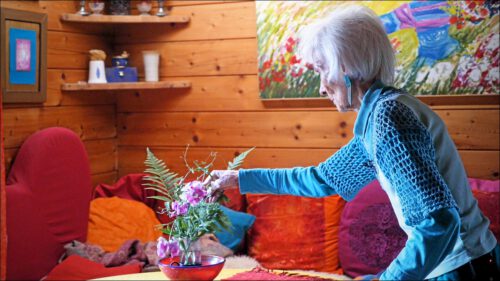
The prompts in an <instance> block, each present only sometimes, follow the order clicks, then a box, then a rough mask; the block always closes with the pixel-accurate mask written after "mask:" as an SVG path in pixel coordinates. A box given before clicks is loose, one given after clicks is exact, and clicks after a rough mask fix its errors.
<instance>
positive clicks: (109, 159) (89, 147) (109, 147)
mask: <svg viewBox="0 0 500 281" xmlns="http://www.w3.org/2000/svg"><path fill="white" fill-rule="evenodd" d="M83 144H84V145H85V150H86V151H87V154H88V156H89V162H90V172H91V174H92V175H96V174H102V173H110V172H114V173H116V170H117V168H116V143H115V140H114V139H105V140H89V141H84V142H83ZM18 150H19V148H18V147H15V148H7V149H5V166H6V167H7V168H8V170H7V173H6V174H7V175H8V172H9V170H10V167H11V166H12V163H13V161H14V160H15V158H16V155H17V152H18Z"/></svg>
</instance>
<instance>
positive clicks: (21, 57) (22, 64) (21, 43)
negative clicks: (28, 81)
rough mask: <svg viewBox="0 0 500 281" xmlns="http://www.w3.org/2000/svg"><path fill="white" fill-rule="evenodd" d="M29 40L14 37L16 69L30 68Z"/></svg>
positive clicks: (28, 69)
mask: <svg viewBox="0 0 500 281" xmlns="http://www.w3.org/2000/svg"><path fill="white" fill-rule="evenodd" d="M30 60H31V41H30V40H26V39H16V71H30V70H31V63H30Z"/></svg>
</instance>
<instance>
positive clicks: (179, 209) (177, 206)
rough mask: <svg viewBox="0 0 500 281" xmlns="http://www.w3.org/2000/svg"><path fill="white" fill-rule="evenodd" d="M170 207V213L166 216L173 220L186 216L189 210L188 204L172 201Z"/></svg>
mask: <svg viewBox="0 0 500 281" xmlns="http://www.w3.org/2000/svg"><path fill="white" fill-rule="evenodd" d="M170 207H171V209H172V212H170V213H169V214H168V216H169V217H171V218H173V217H177V216H181V215H184V214H186V213H187V211H188V208H189V204H187V203H184V202H178V201H174V202H172V204H171V206H170Z"/></svg>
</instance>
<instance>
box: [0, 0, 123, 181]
mask: <svg viewBox="0 0 500 281" xmlns="http://www.w3.org/2000/svg"><path fill="white" fill-rule="evenodd" d="M0 6H1V7H2V8H12V9H18V10H25V11H33V12H40V13H46V14H47V15H48V23H47V26H48V32H47V33H48V34H47V36H48V40H47V41H48V42H47V43H48V44H47V67H48V69H47V100H46V102H45V103H43V104H7V105H3V107H4V108H3V112H2V114H3V122H4V124H3V125H4V130H5V147H6V154H7V155H8V157H7V163H6V168H7V169H9V168H10V166H11V164H12V159H13V157H14V156H15V154H16V153H17V150H18V148H19V147H20V145H21V144H22V143H23V141H24V140H25V139H26V137H28V136H29V135H31V134H33V133H34V132H36V131H38V130H40V129H43V128H47V127H53V126H61V127H66V128H69V129H71V130H73V131H74V132H76V133H77V134H78V135H79V136H80V138H81V139H82V140H83V141H84V144H85V145H86V148H87V153H88V155H89V159H90V164H91V172H92V174H93V175H94V176H93V178H96V179H111V178H113V179H114V178H116V174H117V170H116V161H117V160H116V154H117V152H116V151H117V150H116V139H117V134H116V110H115V96H114V95H110V94H108V93H89V92H87V93H83V92H80V93H75V92H62V91H61V90H60V89H61V83H63V82H64V81H68V82H76V81H81V80H83V81H85V80H87V75H88V72H87V68H88V61H89V59H88V51H89V50H90V49H93V48H98V49H103V50H105V51H106V52H108V53H109V52H110V50H111V46H110V43H109V37H107V36H104V35H103V34H107V33H109V32H110V31H111V29H109V28H108V27H104V26H102V25H101V26H99V25H96V26H92V25H86V26H84V25H81V24H68V23H62V22H61V21H60V20H59V18H60V15H61V14H62V13H74V12H76V11H77V8H78V1H1V2H0ZM95 175H99V176H98V177H95ZM103 175H105V176H103Z"/></svg>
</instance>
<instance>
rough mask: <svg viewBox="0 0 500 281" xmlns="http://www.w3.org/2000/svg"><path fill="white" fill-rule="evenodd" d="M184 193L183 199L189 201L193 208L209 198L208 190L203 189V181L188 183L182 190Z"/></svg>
mask: <svg viewBox="0 0 500 281" xmlns="http://www.w3.org/2000/svg"><path fill="white" fill-rule="evenodd" d="M182 192H183V193H182V195H181V199H183V200H184V201H187V202H188V203H189V204H190V205H192V206H194V205H197V204H198V203H200V202H201V201H203V199H205V197H206V196H207V190H206V189H205V187H203V183H202V182H201V181H192V182H188V183H187V184H186V185H184V187H183V188H182Z"/></svg>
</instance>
